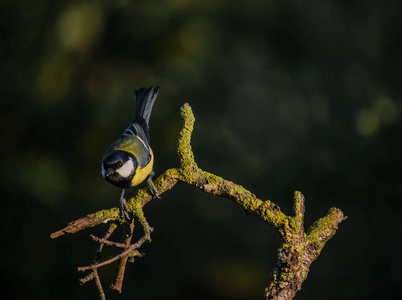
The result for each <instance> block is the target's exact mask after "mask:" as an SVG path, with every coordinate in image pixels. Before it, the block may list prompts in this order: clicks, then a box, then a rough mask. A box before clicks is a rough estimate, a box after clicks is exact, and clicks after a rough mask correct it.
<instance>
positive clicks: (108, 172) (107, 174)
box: [105, 169, 114, 177]
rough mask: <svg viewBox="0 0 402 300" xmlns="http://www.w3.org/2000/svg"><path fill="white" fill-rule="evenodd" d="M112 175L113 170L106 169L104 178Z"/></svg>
mask: <svg viewBox="0 0 402 300" xmlns="http://www.w3.org/2000/svg"><path fill="white" fill-rule="evenodd" d="M113 173H114V170H113V169H107V171H106V173H105V177H109V176H110V175H112V174H113Z"/></svg>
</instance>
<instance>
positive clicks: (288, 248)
mask: <svg viewBox="0 0 402 300" xmlns="http://www.w3.org/2000/svg"><path fill="white" fill-rule="evenodd" d="M181 118H182V121H183V127H182V129H181V131H180V135H179V141H178V154H179V158H180V167H179V168H173V169H168V170H166V171H165V172H164V173H163V174H162V175H160V176H159V177H158V179H157V180H156V181H155V187H156V189H157V190H158V193H159V195H161V194H163V193H164V192H166V191H167V190H169V189H171V188H172V187H173V186H174V185H175V184H176V183H177V182H179V181H181V182H185V183H187V184H190V185H193V186H195V187H197V188H199V189H200V190H202V191H204V192H206V193H209V194H212V195H216V196H220V197H223V198H226V199H229V200H231V201H233V202H235V203H237V204H238V205H240V206H241V207H242V208H243V209H244V210H245V211H246V212H248V213H250V214H254V215H256V216H258V217H260V218H261V219H262V220H263V221H264V222H266V223H268V224H269V225H271V226H272V227H273V228H274V230H276V231H277V232H278V233H279V234H280V237H281V239H282V245H281V248H280V249H279V251H278V267H277V268H276V269H275V270H274V271H273V273H272V280H271V282H270V283H269V285H268V287H267V288H266V290H265V298H266V299H281V300H286V299H293V297H294V296H295V294H296V292H297V291H298V290H300V289H301V285H302V283H303V281H304V280H305V279H306V278H307V275H308V272H309V268H310V265H311V264H312V262H313V261H314V260H315V259H317V257H318V256H319V254H320V253H321V251H322V249H323V247H324V245H325V243H326V242H327V241H328V240H329V239H330V238H331V237H332V236H334V234H335V233H336V230H337V229H338V225H339V223H341V222H342V221H343V220H345V219H346V217H345V216H344V215H343V212H342V211H341V210H340V209H337V208H331V209H330V210H329V211H328V213H327V215H326V216H324V217H323V218H321V219H319V220H318V221H317V222H315V223H314V224H313V225H312V226H310V227H309V228H308V229H307V231H305V229H304V213H305V199H304V196H303V195H302V193H301V192H298V191H296V192H295V195H294V205H293V213H292V215H290V216H287V215H285V214H284V213H283V212H282V211H281V209H280V208H279V206H278V205H276V204H275V203H273V202H271V201H269V200H265V201H264V200H261V199H259V198H257V196H256V195H254V194H253V193H251V192H250V191H248V190H247V189H245V188H244V187H242V186H240V185H238V184H235V183H233V182H231V181H229V180H226V179H223V178H222V177H219V176H216V175H214V174H211V173H208V172H206V171H203V170H201V169H200V168H198V166H197V164H196V162H195V159H194V154H193V151H192V149H191V135H192V132H193V129H194V121H195V118H194V115H193V113H192V110H191V107H190V106H189V105H188V104H185V105H184V106H183V107H182V108H181ZM151 200H152V194H151V192H150V191H149V190H148V188H143V189H140V190H138V192H137V194H136V196H134V197H132V198H131V199H130V200H129V201H127V206H128V208H129V209H130V210H131V211H132V212H133V216H134V220H136V221H138V222H139V223H140V224H141V225H142V227H143V229H144V236H143V237H142V238H140V239H139V240H138V241H137V242H135V243H133V244H132V243H131V239H132V235H133V232H134V223H130V224H125V223H124V220H123V219H122V218H121V217H120V215H119V210H118V209H117V208H111V209H109V210H102V211H99V212H96V213H94V214H90V215H88V216H86V217H83V218H80V219H78V220H76V221H73V222H71V223H69V224H68V225H67V226H66V227H65V228H63V229H61V230H59V231H57V232H55V233H53V234H52V235H51V237H52V238H56V237H59V236H62V235H64V234H67V233H70V234H73V233H77V232H79V231H81V230H83V229H86V228H88V227H93V226H96V225H99V224H101V223H107V222H110V223H111V227H110V228H109V231H108V233H107V234H106V235H105V237H104V238H97V237H94V236H92V239H93V240H95V241H96V242H98V243H99V247H98V251H97V254H96V256H95V260H94V263H93V264H92V265H89V266H85V267H80V268H78V270H79V271H85V270H92V273H91V274H90V275H88V276H87V277H85V278H84V279H83V280H84V281H85V282H86V281H88V280H90V279H95V280H96V283H97V286H98V289H99V293H100V295H101V297H102V299H104V298H103V297H104V293H103V289H102V287H101V285H100V280H99V276H98V273H97V268H99V267H101V266H104V265H107V264H110V263H113V262H115V261H118V264H117V271H116V279H115V282H114V284H112V288H114V289H117V290H118V291H119V292H121V288H122V283H123V278H124V271H125V267H126V263H127V261H128V260H129V258H130V257H131V258H132V259H133V258H134V257H135V256H141V254H140V253H139V252H138V249H139V248H140V247H141V246H142V245H143V244H144V243H145V242H147V241H148V242H150V241H151V238H150V234H151V232H152V230H153V229H152V228H151V227H150V226H149V224H148V223H147V221H146V219H145V216H144V213H143V211H142V208H143V207H144V205H146V204H147V203H148V202H149V201H151ZM118 224H121V225H122V226H125V227H124V228H125V230H124V234H123V238H122V240H121V241H120V242H113V241H110V240H109V238H110V235H111V234H112V232H113V230H114V229H113V230H112V229H111V228H115V227H116V226H118ZM103 246H112V247H116V248H118V249H121V250H120V251H121V252H120V253H119V254H117V255H116V256H115V257H113V258H111V259H109V260H106V261H103V262H100V260H99V259H100V253H101V251H102V248H103Z"/></svg>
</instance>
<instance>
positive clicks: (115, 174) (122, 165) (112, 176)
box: [101, 150, 137, 188]
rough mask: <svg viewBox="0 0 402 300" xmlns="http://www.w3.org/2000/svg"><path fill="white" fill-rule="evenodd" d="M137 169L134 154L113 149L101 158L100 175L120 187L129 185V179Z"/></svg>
mask: <svg viewBox="0 0 402 300" xmlns="http://www.w3.org/2000/svg"><path fill="white" fill-rule="evenodd" d="M136 169H137V160H136V159H135V157H134V155H132V154H130V153H128V152H126V151H122V150H114V151H112V152H111V153H109V154H108V155H107V156H106V157H105V158H104V159H103V160H102V171H101V173H102V176H103V178H105V180H106V181H108V182H110V183H111V184H113V185H115V186H117V187H120V188H127V187H130V184H131V180H132V178H133V176H134V174H135V170H136Z"/></svg>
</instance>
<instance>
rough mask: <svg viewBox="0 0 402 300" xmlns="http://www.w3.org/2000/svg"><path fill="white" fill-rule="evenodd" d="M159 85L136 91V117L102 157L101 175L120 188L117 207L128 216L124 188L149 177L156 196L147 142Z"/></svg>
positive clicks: (151, 155)
mask: <svg viewBox="0 0 402 300" xmlns="http://www.w3.org/2000/svg"><path fill="white" fill-rule="evenodd" d="M158 92H159V87H150V88H148V89H146V88H141V89H139V90H137V91H135V97H136V112H135V118H134V120H133V121H132V122H131V124H130V125H129V126H128V127H127V129H126V130H125V131H124V132H123V134H122V135H121V136H120V137H119V138H118V139H117V140H116V141H114V142H113V143H112V144H111V145H110V146H109V148H108V149H107V150H106V152H105V154H104V155H103V158H102V176H103V178H105V180H106V181H108V182H110V183H111V184H113V185H115V186H117V187H119V188H122V189H123V190H122V193H121V196H120V210H121V212H122V214H123V215H124V216H125V217H126V218H127V219H129V216H128V213H127V212H128V208H127V205H126V200H125V199H124V191H125V189H127V188H130V187H133V186H136V185H138V184H140V183H141V182H143V181H144V180H145V178H147V177H148V180H147V183H148V187H149V189H150V191H151V193H152V194H153V195H154V196H156V197H158V198H159V194H158V192H157V190H156V189H155V186H154V183H153V181H152V177H153V176H154V171H153V163H154V155H153V153H152V149H151V147H150V145H149V141H150V138H149V118H150V116H151V111H152V106H153V105H154V102H155V99H156V97H157V96H158Z"/></svg>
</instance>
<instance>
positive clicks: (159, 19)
mask: <svg viewBox="0 0 402 300" xmlns="http://www.w3.org/2000/svg"><path fill="white" fill-rule="evenodd" d="M0 7H1V18H0V27H1V36H2V37H1V46H0V60H1V74H0V76H1V81H0V82H1V99H2V100H1V110H0V122H1V126H0V128H1V129H0V131H1V147H0V148H1V166H0V171H1V195H2V208H1V210H0V214H1V224H2V234H1V235H2V246H1V250H2V255H1V278H0V282H1V294H2V298H3V299H98V295H97V290H96V287H95V284H94V283H93V282H91V283H88V284H87V285H85V286H83V287H82V286H80V285H79V283H78V279H79V278H81V277H82V276H83V274H81V273H77V272H76V268H77V266H82V265H87V264H89V263H90V262H91V261H92V259H93V254H94V251H95V249H96V244H95V243H94V242H92V241H91V240H90V239H89V237H88V234H89V233H95V234H98V235H101V234H102V232H103V231H104V230H106V226H105V227H102V228H100V229H94V230H86V231H84V232H81V233H79V234H76V235H73V236H64V237H61V238H58V239H56V240H51V239H50V237H49V235H50V233H52V232H54V231H57V230H59V229H61V228H62V227H64V226H65V225H66V224H67V223H68V222H70V221H72V220H74V219H77V218H79V217H81V216H84V215H86V214H88V213H92V212H95V211H97V210H101V209H107V208H110V207H113V206H116V205H117V203H118V197H119V194H120V191H119V190H118V189H117V188H115V187H113V186H112V185H110V184H108V183H106V182H105V181H103V179H102V177H101V175H100V161H101V158H102V155H103V153H104V151H105V149H106V148H107V146H108V145H109V144H110V143H111V142H112V141H113V140H114V139H115V138H116V137H117V136H119V135H120V134H121V133H122V131H123V130H124V129H125V127H126V126H127V125H128V124H129V122H130V121H131V119H132V117H133V115H134V90H135V89H138V88H140V87H142V86H145V87H147V86H151V85H160V86H161V91H160V93H159V97H158V99H157V101H156V104H155V107H154V111H153V114H152V117H151V144H152V147H153V149H154V153H155V156H156V161H155V170H156V173H157V175H158V174H160V173H162V172H163V171H164V170H166V169H167V168H171V167H176V166H178V158H177V154H176V143H177V138H178V132H179V130H180V126H181V124H180V117H179V109H180V106H182V105H183V104H184V103H185V102H189V103H190V104H191V106H192V108H193V110H194V113H195V116H196V124H195V132H194V135H193V143H192V145H193V149H194V153H195V156H196V161H197V162H198V165H199V166H200V167H201V168H202V169H204V170H207V171H209V172H212V173H214V174H217V175H220V176H222V177H224V178H226V179H228V180H232V181H234V182H236V183H238V184H241V185H243V186H244V187H246V188H247V189H249V190H250V191H252V192H253V193H255V194H256V195H257V196H258V197H259V198H261V199H269V200H271V201H273V202H275V203H276V204H278V205H279V206H280V207H281V208H282V210H283V211H284V212H285V213H290V208H291V205H292V198H293V192H294V190H300V191H302V192H303V193H304V195H305V197H306V201H307V202H306V205H307V214H306V226H309V225H310V224H311V223H313V222H314V221H315V220H317V219H319V218H320V217H322V216H324V215H325V214H326V212H327V210H328V209H329V208H330V207H332V206H335V207H338V208H341V209H342V210H343V211H344V213H345V214H346V215H347V216H348V217H349V218H348V219H347V221H345V222H343V223H342V224H341V225H340V228H339V231H338V232H337V234H336V235H335V236H334V238H333V239H331V240H330V241H329V242H328V243H327V245H326V246H325V248H324V250H323V252H322V254H321V256H320V257H319V258H318V260H317V261H316V262H314V263H313V264H312V267H311V272H310V274H309V277H308V278H307V280H306V281H305V283H304V284H303V288H302V290H301V291H300V292H299V293H298V294H297V296H296V299H397V298H398V299H399V298H400V284H401V283H402V280H401V275H400V270H401V268H402V264H401V261H402V259H401V249H400V247H401V245H402V243H401V233H400V228H401V227H400V220H401V208H402V206H401V198H402V185H401V179H402V172H401V166H402V158H401V157H402V138H401V132H402V121H401V115H402V101H401V100H402V98H401V97H402V85H401V83H400V82H401V71H402V68H401V67H402V57H401V53H402V49H401V42H402V30H401V28H402V27H401V11H402V2H401V1H396V0H395V1H370V0H368V1H327V0H321V1H287V0H270V1H269V0H267V1H257V0H253V1H251V0H248V1H229V0H226V1H216V0H203V1H188V0H187V1H185V0H182V1H178V0H175V1H174V0H165V1H128V0H126V1H124V0H118V1H117V0H116V1H99V2H97V1H50V0H38V1H10V0H5V1H2V2H1V4H0ZM134 193H135V189H132V190H130V192H129V194H134ZM145 214H146V217H147V219H148V221H149V223H150V224H151V226H153V227H154V228H155V232H154V233H153V235H152V239H153V241H152V243H151V244H147V245H146V246H144V248H143V249H142V251H145V252H146V257H145V258H142V259H138V260H137V261H136V262H135V264H134V265H129V266H128V269H127V273H126V277H125V282H124V286H123V294H122V295H120V296H119V295H117V294H116V293H115V292H113V291H111V290H109V289H108V285H109V282H110V281H111V280H112V279H113V273H114V267H113V266H111V267H105V268H103V269H101V271H100V272H101V276H102V282H103V284H104V286H105V289H106V293H107V296H108V299H141V300H142V299H144V300H147V299H222V300H223V299H261V298H262V296H263V293H264V288H265V287H266V286H267V285H268V282H269V279H270V273H271V271H272V269H273V268H274V267H275V265H276V251H277V248H278V247H279V238H278V236H277V235H276V233H275V232H274V231H273V230H272V229H271V228H270V227H269V226H268V225H266V224H264V223H263V222H262V221H260V220H259V219H258V218H256V217H253V216H246V215H245V214H244V213H243V211H242V209H241V208H240V207H238V206H236V205H235V204H233V203H231V202H229V201H228V200H226V199H221V198H216V197H212V196H210V195H207V194H204V193H202V192H200V191H198V190H196V189H195V188H193V187H190V186H186V185H184V184H181V185H178V186H176V187H174V189H172V190H171V191H169V192H167V193H165V194H163V196H162V199H161V200H154V201H152V202H151V203H149V204H148V205H147V206H146V207H145ZM116 237H117V238H118V237H119V236H118V235H116ZM109 255H111V253H110V252H107V253H105V256H106V257H109Z"/></svg>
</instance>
